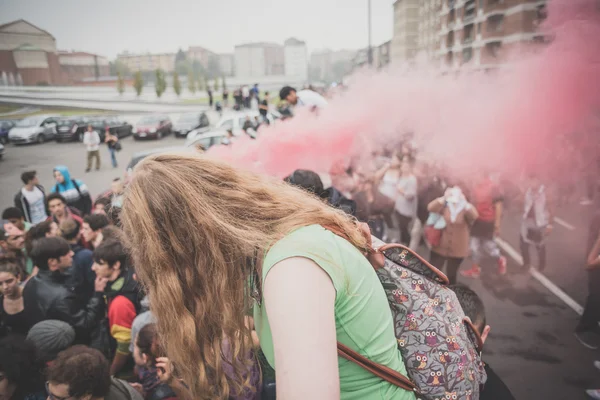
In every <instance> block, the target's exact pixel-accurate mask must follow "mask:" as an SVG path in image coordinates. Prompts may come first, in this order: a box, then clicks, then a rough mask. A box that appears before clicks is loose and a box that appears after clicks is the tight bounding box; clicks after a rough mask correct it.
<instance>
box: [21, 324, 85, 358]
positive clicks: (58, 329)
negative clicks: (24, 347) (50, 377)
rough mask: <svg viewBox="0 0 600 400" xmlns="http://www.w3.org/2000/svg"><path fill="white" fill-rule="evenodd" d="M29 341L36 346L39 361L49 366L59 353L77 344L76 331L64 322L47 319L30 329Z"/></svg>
mask: <svg viewBox="0 0 600 400" xmlns="http://www.w3.org/2000/svg"><path fill="white" fill-rule="evenodd" d="M27 340H28V341H30V342H31V343H33V344H34V345H35V348H36V349H37V353H38V360H39V361H41V362H42V363H43V364H44V365H48V364H49V363H51V362H52V361H54V360H55V359H56V357H57V356H58V353H60V352H61V351H64V350H66V349H68V348H69V347H71V346H72V345H73V344H74V343H75V331H74V330H73V328H72V327H71V325H69V324H67V323H66V322H64V321H59V320H56V319H47V320H44V321H40V322H38V323H37V324H35V325H34V326H32V327H31V329H29V332H27Z"/></svg>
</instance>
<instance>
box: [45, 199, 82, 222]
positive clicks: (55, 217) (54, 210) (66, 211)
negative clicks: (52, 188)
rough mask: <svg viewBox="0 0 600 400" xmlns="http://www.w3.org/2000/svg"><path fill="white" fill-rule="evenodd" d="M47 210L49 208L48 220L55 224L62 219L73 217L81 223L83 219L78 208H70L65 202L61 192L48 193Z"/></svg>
mask: <svg viewBox="0 0 600 400" xmlns="http://www.w3.org/2000/svg"><path fill="white" fill-rule="evenodd" d="M47 201H48V210H50V217H49V219H48V220H49V221H54V222H55V223H56V224H57V226H58V224H60V223H61V222H62V221H64V220H67V219H74V220H75V221H77V222H79V223H80V224H83V219H82V218H81V216H80V215H79V214H78V210H77V209H74V208H71V207H70V206H69V205H68V204H67V200H66V199H65V198H64V196H63V195H62V194H59V193H51V194H50V195H48V198H47Z"/></svg>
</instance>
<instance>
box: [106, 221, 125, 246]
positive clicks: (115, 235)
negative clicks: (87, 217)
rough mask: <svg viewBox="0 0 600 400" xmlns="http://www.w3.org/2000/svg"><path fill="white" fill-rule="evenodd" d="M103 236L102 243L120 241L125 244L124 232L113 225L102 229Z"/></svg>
mask: <svg viewBox="0 0 600 400" xmlns="http://www.w3.org/2000/svg"><path fill="white" fill-rule="evenodd" d="M101 235H102V242H104V241H105V240H118V241H120V242H123V231H121V229H119V228H117V227H116V226H113V225H108V226H105V227H104V228H102V231H101Z"/></svg>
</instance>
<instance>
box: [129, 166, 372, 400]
mask: <svg viewBox="0 0 600 400" xmlns="http://www.w3.org/2000/svg"><path fill="white" fill-rule="evenodd" d="M122 222H123V229H124V231H125V234H126V236H127V238H128V242H129V248H130V251H131V254H132V258H133V262H134V266H135V270H136V273H137V275H138V277H139V278H140V280H141V282H142V283H143V284H144V285H145V286H146V287H147V289H148V294H149V297H150V304H151V309H152V311H153V312H154V313H155V314H156V316H157V321H158V330H159V333H160V336H161V339H162V340H161V342H162V343H163V345H164V347H165V349H166V352H167V355H168V357H169V358H170V359H171V361H173V363H174V364H175V365H176V368H177V370H178V373H179V375H180V377H181V378H183V379H184V381H185V383H186V384H187V385H188V386H189V388H190V390H191V394H192V395H193V398H195V399H214V398H227V397H228V396H229V395H230V394H239V393H241V391H242V390H245V389H247V388H248V387H249V374H247V371H248V365H247V364H246V363H245V362H244V361H243V360H244V358H245V356H246V355H247V354H248V352H249V350H250V343H251V339H250V333H251V332H250V331H249V329H248V328H247V327H246V325H245V323H244V316H245V313H246V311H247V310H248V309H249V308H250V305H251V298H250V288H249V283H248V282H249V281H250V280H251V279H252V277H253V276H255V274H256V276H259V277H260V276H261V275H260V268H261V266H260V260H261V259H262V257H263V256H264V254H265V252H266V251H267V250H268V249H269V247H270V246H272V245H273V244H274V243H276V242H277V241H278V240H279V239H281V238H282V237H284V236H285V235H287V234H289V233H290V232H292V231H293V230H295V229H297V228H299V227H302V226H307V225H313V224H321V225H328V226H333V227H335V228H336V229H338V230H340V231H342V232H344V233H345V235H346V236H347V237H348V238H349V240H350V242H352V244H354V245H355V246H356V247H357V248H359V249H365V250H366V247H367V243H366V240H365V238H364V236H363V234H362V233H361V231H360V228H359V227H358V226H357V224H356V222H355V220H354V219H353V218H352V217H349V216H347V215H346V214H344V213H343V212H341V211H339V210H335V209H333V208H331V207H329V206H327V205H326V204H325V203H324V202H322V201H321V200H320V199H318V198H317V197H315V196H312V195H310V194H308V193H306V192H304V191H302V190H301V189H298V188H295V187H292V186H291V185H288V184H286V183H284V182H282V181H279V180H275V179H273V178H269V177H265V176H261V175H258V174H254V173H251V172H247V171H243V170H239V169H235V168H233V167H231V166H229V165H227V164H224V163H222V162H219V161H215V160H212V159H209V158H206V157H204V156H200V155H189V154H187V155H180V154H160V155H155V156H151V157H148V158H147V159H145V160H144V161H142V162H141V163H140V164H139V165H138V166H137V168H136V170H135V174H134V177H133V180H132V181H131V183H130V184H129V187H128V188H127V191H126V194H125V199H124V203H123V212H122ZM252 260H258V262H252ZM259 280H260V279H259ZM259 283H260V282H259ZM224 340H227V342H228V347H229V348H230V349H231V358H232V359H230V360H225V358H224V356H223V354H222V353H223V350H222V349H223V348H224V347H223V341H224ZM225 361H227V362H228V363H232V366H233V369H234V377H233V378H231V377H230V378H229V379H228V378H227V376H226V375H225V372H224V369H223V364H224V362H225Z"/></svg>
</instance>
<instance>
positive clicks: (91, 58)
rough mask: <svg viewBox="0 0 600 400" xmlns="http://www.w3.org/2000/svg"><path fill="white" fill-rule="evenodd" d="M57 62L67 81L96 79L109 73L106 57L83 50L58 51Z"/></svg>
mask: <svg viewBox="0 0 600 400" xmlns="http://www.w3.org/2000/svg"><path fill="white" fill-rule="evenodd" d="M58 63H59V64H60V67H61V69H62V71H63V74H64V75H66V76H65V80H67V81H68V82H77V81H81V80H84V79H98V78H100V77H102V76H109V75H110V68H109V65H108V59H107V58H106V57H102V56H99V55H97V54H92V53H87V52H84V51H72V52H68V51H59V52H58Z"/></svg>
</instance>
